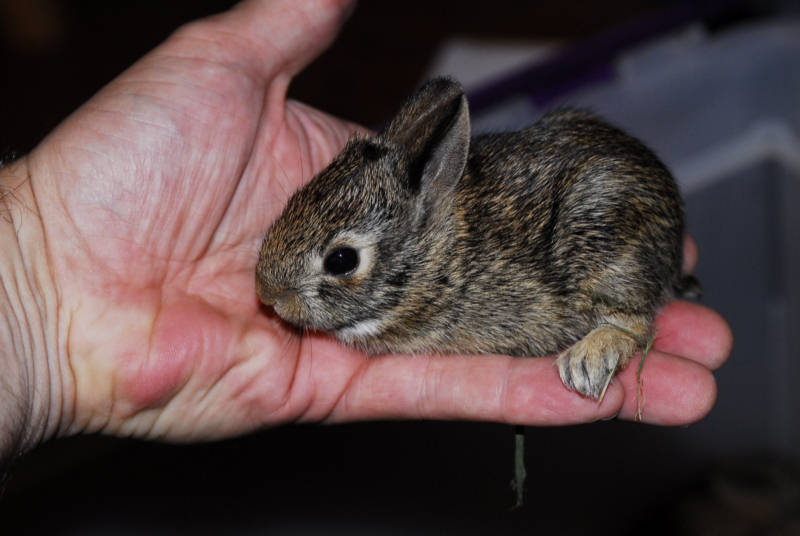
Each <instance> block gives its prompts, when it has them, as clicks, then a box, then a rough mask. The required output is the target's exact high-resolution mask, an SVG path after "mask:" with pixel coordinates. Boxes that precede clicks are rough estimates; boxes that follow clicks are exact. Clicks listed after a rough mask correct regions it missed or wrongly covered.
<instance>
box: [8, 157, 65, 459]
mask: <svg viewBox="0 0 800 536" xmlns="http://www.w3.org/2000/svg"><path fill="white" fill-rule="evenodd" d="M0 250H2V252H3V254H2V255H0V463H2V462H6V461H8V460H9V459H10V458H12V457H14V456H16V455H19V454H22V453H23V452H25V451H27V450H30V449H31V448H33V447H35V446H36V445H38V444H39V443H41V442H43V441H45V440H47V439H48V438H51V437H53V436H55V435H56V434H57V433H58V431H59V429H60V428H61V427H62V422H61V420H62V419H63V418H64V417H65V416H66V414H67V413H68V412H66V411H65V409H66V408H65V404H64V403H63V394H64V393H63V387H62V381H61V369H62V367H59V366H58V363H59V357H58V356H59V354H60V353H61V352H59V348H60V347H61V346H62V345H61V344H60V339H61V338H60V337H59V334H58V331H59V326H58V324H59V323H60V322H59V314H58V313H59V307H58V302H59V300H58V295H57V292H56V288H55V285H54V283H53V279H52V277H51V276H50V270H49V266H48V261H47V253H46V240H45V233H44V228H43V226H42V223H41V218H40V216H39V210H38V207H37V204H36V198H35V195H34V191H33V186H32V184H31V177H30V173H29V169H28V161H27V159H26V158H22V159H20V160H17V161H15V162H12V163H10V164H8V165H6V166H5V167H2V168H0Z"/></svg>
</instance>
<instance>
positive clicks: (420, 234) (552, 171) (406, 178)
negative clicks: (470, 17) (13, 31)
mask: <svg viewBox="0 0 800 536" xmlns="http://www.w3.org/2000/svg"><path fill="white" fill-rule="evenodd" d="M682 236H683V211H682V205H681V200H680V195H679V192H678V188H677V185H676V184H675V181H674V180H673V179H672V177H671V175H670V174H669V172H668V171H667V170H666V168H665V167H664V166H663V165H662V164H661V163H660V162H659V161H658V159H657V158H656V157H655V156H654V155H653V154H652V153H651V152H650V151H649V150H648V149H647V148H646V147H644V146H643V145H642V144H641V143H640V142H638V141H637V140H635V139H633V138H631V137H629V136H627V135H626V134H624V133H623V132H621V131H619V130H618V129H616V128H614V127H611V126H609V125H607V124H606V123H604V122H602V121H600V120H599V119H597V118H596V117H594V116H592V115H591V114H589V113H586V112H583V111H575V110H557V111H555V112H552V113H550V114H548V115H547V116H545V117H544V118H543V119H541V120H540V121H539V122H537V123H536V124H534V125H532V126H531V127H529V128H528V129H526V130H523V131H519V132H511V133H503V134H491V135H485V136H478V137H476V138H474V139H471V140H470V137H469V115H468V111H467V105H466V99H465V98H464V96H463V92H462V90H461V88H460V86H459V85H458V84H457V83H456V82H453V81H452V80H449V79H435V80H432V81H431V82H429V83H428V84H426V85H425V86H423V88H421V89H420V90H419V92H418V93H417V94H415V95H414V96H412V97H411V98H410V99H409V101H408V102H407V103H406V104H405V105H404V107H403V108H402V109H401V110H400V112H399V113H398V115H397V116H396V117H395V119H394V120H392V122H391V123H390V124H389V126H388V127H387V128H386V130H385V131H384V132H383V133H382V134H380V135H378V136H377V137H375V138H373V139H365V138H354V139H352V140H351V141H350V142H349V143H348V144H347V146H346V147H345V149H344V150H343V151H342V153H341V154H340V155H339V156H337V157H336V159H335V160H334V161H333V162H332V163H331V164H330V165H329V166H328V167H327V168H326V169H325V170H323V171H322V172H321V173H320V174H319V175H318V176H317V177H315V178H314V180H312V181H311V182H310V183H309V184H308V185H306V186H305V187H303V188H302V189H301V190H299V191H298V192H297V193H296V194H295V195H294V196H293V197H292V198H291V199H290V201H289V203H288V205H287V207H286V209H285V211H284V213H283V214H282V215H281V217H280V218H279V219H278V220H277V221H276V222H275V223H274V225H273V226H272V228H271V229H270V231H269V232H268V233H267V235H266V237H265V239H264V243H263V246H262V249H261V254H260V258H259V262H258V266H257V288H258V292H259V295H260V296H261V298H262V300H263V301H264V302H265V303H267V304H270V305H273V306H274V307H275V309H276V311H277V312H278V314H280V315H281V316H282V317H283V318H284V319H285V320H287V321H288V322H290V323H292V324H294V325H297V326H301V327H304V328H310V329H318V330H323V331H328V332H331V333H332V334H333V335H334V336H337V337H338V338H339V339H341V340H342V341H343V342H346V343H349V344H354V345H356V346H358V347H359V348H361V349H363V350H365V351H367V352H369V353H373V354H374V353H385V352H392V353H416V352H441V353H501V354H508V355H513V356H537V355H546V354H554V353H559V352H560V353H561V355H560V357H559V359H558V366H559V372H560V374H561V377H562V379H563V380H564V383H565V384H566V385H567V386H568V387H570V388H572V389H575V390H577V391H579V392H580V393H583V394H585V395H588V396H593V397H597V396H599V395H600V393H601V392H602V390H603V388H604V386H605V384H606V382H607V380H608V378H610V377H611V375H612V374H613V373H614V371H615V370H617V369H618V368H619V367H620V366H622V365H624V363H625V362H626V360H627V359H628V358H629V357H630V355H631V354H632V353H634V352H635V351H636V350H637V349H639V348H640V343H641V341H642V340H643V339H644V338H646V336H647V334H648V333H649V331H650V325H651V322H652V319H653V316H654V314H655V312H656V310H657V308H658V307H659V306H660V305H662V304H663V303H664V302H665V301H666V300H668V299H670V298H671V297H672V296H674V294H675V293H676V292H681V291H683V290H684V288H685V287H686V285H687V282H688V280H687V279H685V278H684V277H683V276H682V275H681V261H682V259H681V255H682V253H681V252H682ZM334 242H335V244H334ZM343 244H344V245H348V244H349V245H352V246H353V248H354V249H355V250H356V251H358V252H359V255H360V260H361V261H362V262H361V264H360V265H359V268H358V269H357V270H356V271H355V272H354V273H352V274H346V275H343V276H341V275H340V276H335V275H331V274H328V273H325V271H324V269H321V266H322V264H321V263H322V259H324V258H325V256H326V255H327V254H328V252H330V251H331V250H332V249H334V247H338V246H341V245H343ZM619 328H623V329H619Z"/></svg>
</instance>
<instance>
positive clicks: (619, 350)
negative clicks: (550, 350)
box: [556, 325, 638, 398]
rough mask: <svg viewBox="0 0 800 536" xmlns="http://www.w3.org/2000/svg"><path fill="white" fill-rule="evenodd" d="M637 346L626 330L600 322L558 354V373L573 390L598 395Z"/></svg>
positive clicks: (635, 340)
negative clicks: (600, 323)
mask: <svg viewBox="0 0 800 536" xmlns="http://www.w3.org/2000/svg"><path fill="white" fill-rule="evenodd" d="M637 346H638V341H637V339H636V337H635V336H634V335H633V334H632V333H631V332H629V331H628V330H626V329H620V328H619V327H616V326H611V325H601V326H599V327H597V328H595V329H593V330H592V331H591V332H589V334H588V335H586V336H585V337H584V338H582V339H581V340H579V341H578V342H576V343H575V344H573V345H572V346H570V347H569V348H567V350H566V351H564V352H563V353H562V354H561V355H560V356H558V359H557V360H556V365H557V366H558V373H559V375H560V376H561V380H562V381H563V382H564V385H566V386H567V387H568V388H570V389H572V390H573V391H577V392H579V393H581V394H582V395H585V396H589V397H592V398H600V397H601V396H602V395H603V394H604V393H605V389H606V387H607V386H608V384H609V382H610V381H611V378H612V377H613V376H614V373H615V372H616V371H617V370H618V369H620V368H622V367H624V366H625V364H626V363H627V362H628V358H629V357H630V356H631V354H633V352H634V351H635V350H636V348H637Z"/></svg>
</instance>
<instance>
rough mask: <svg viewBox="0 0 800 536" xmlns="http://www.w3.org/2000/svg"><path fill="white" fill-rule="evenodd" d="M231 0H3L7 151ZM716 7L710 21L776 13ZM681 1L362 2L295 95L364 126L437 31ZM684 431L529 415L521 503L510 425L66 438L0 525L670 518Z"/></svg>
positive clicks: (548, 23) (570, 27) (597, 18)
mask: <svg viewBox="0 0 800 536" xmlns="http://www.w3.org/2000/svg"><path fill="white" fill-rule="evenodd" d="M231 4H232V2H230V1H223V0H191V1H190V0H180V1H178V0H174V1H171V2H164V1H163V0H162V1H158V2H157V1H155V0H143V1H138V2H134V1H118V2H108V1H102V2H101V1H96V0H85V1H82V2H77V1H67V0H50V1H47V0H30V1H28V2H25V1H24V0H0V9H2V11H0V23H2V31H1V32H2V33H1V34H0V35H2V38H0V46H2V49H0V61H2V64H3V65H2V67H3V72H4V73H5V76H4V77H3V82H2V84H0V102H1V103H2V106H0V125H2V129H0V156H3V155H9V154H23V153H25V152H26V151H29V150H30V149H31V148H32V147H34V146H35V144H36V143H37V141H38V140H40V139H41V138H42V137H43V136H44V135H45V134H46V133H47V132H48V131H49V130H50V129H51V128H53V127H54V126H55V125H56V124H57V123H58V122H59V121H60V120H61V119H63V118H64V117H65V116H66V115H67V114H68V113H70V112H71V111H72V110H74V109H75V108H76V107H78V106H79V105H80V104H81V103H82V102H84V101H85V100H86V99H88V98H89V97H90V96H91V95H92V94H93V93H94V92H95V91H97V90H98V89H99V88H100V87H101V86H102V85H103V84H105V83H107V82H108V81H109V80H111V79H112V78H113V77H114V76H115V75H117V74H118V73H119V72H121V71H122V70H123V69H125V67H126V66H128V65H130V64H131V63H132V62H133V61H135V60H136V59H137V58H138V57H139V56H141V55H142V54H144V53H145V52H147V51H148V50H150V49H151V48H152V47H154V46H155V45H156V44H158V43H159V42H161V41H163V40H164V39H165V38H166V37H167V36H168V35H169V34H170V33H171V32H172V31H173V30H174V29H175V28H176V27H177V26H179V25H180V24H181V23H183V22H186V21H189V20H191V19H193V18H197V17H200V16H204V15H207V14H211V13H214V12H218V11H220V10H223V9H225V8H226V7H228V6H230V5H231ZM720 4H721V5H722V6H723V7H722V8H721V9H720V10H719V11H718V12H716V15H715V17H714V20H713V21H709V23H710V24H712V25H724V24H725V23H726V22H727V21H738V20H741V19H743V18H747V17H754V16H762V15H764V14H765V13H769V12H770V11H772V10H774V9H777V6H771V5H765V4H764V3H760V4H759V5H758V7H756V4H755V3H753V4H749V3H747V2H721V3H720ZM674 5H675V3H674V2H663V1H646V2H642V1H623V0H615V1H607V2H592V1H588V0H587V1H576V0H562V1H558V2H523V1H512V0H492V1H491V2H478V1H464V0H461V1H450V0H447V1H440V2H431V1H420V0H405V1H398V0H390V1H380V2H379V1H375V0H372V1H369V0H363V1H362V2H361V5H360V6H359V7H358V9H357V10H356V12H355V13H354V15H353V17H352V19H351V20H350V21H349V23H348V24H347V26H346V27H345V29H344V30H343V32H342V34H341V36H340V38H339V40H338V41H337V42H336V43H335V44H334V45H333V47H332V48H331V49H330V50H329V51H328V52H327V53H326V54H324V55H323V56H322V57H321V58H319V59H318V60H317V61H316V62H315V63H314V64H312V65H311V67H310V68H309V69H308V70H307V71H306V72H304V73H303V74H301V75H300V76H299V77H298V79H297V80H295V82H294V83H293V85H292V88H291V91H290V93H291V95H292V96H293V97H296V98H298V99H301V100H304V101H306V102H308V103H310V104H312V105H314V106H317V107H319V108H321V109H323V110H326V111H328V112H331V113H334V114H337V115H340V116H342V117H346V118H349V119H353V120H356V121H359V122H361V123H364V124H367V125H375V124H378V123H380V122H381V121H383V120H384V119H385V118H386V117H388V116H389V115H390V114H391V113H392V112H393V110H394V109H395V108H396V106H397V104H398V103H399V102H400V101H401V100H402V99H403V98H404V97H405V96H406V95H407V94H409V93H410V91H411V90H412V89H413V88H414V87H415V86H416V85H418V84H419V82H420V78H421V77H422V75H423V73H424V72H425V69H426V68H427V66H428V64H429V62H430V59H431V57H432V55H433V53H434V52H435V50H436V48H437V46H438V45H439V44H440V43H441V42H442V41H443V40H444V39H446V38H447V37H449V36H453V35H459V36H470V37H480V38H486V39H490V38H494V37H496V38H498V39H503V40H508V39H514V38H517V39H520V40H532V41H533V40H558V41H562V42H567V43H577V44H580V43H581V42H584V41H585V40H587V39H589V38H591V37H593V36H597V35H600V34H603V33H613V32H614V31H615V30H616V29H618V28H621V27H624V26H626V25H630V24H635V21H637V20H641V19H642V18H646V17H651V16H653V15H654V14H658V13H660V12H663V11H665V10H669V9H671V8H672V7H674ZM727 5H730V7H725V6H727ZM701 426H702V425H701ZM687 433H689V430H687V429H663V428H655V427H650V426H643V425H634V424H630V423H621V422H605V423H597V424H593V425H585V426H578V427H569V428H558V429H529V430H528V432H527V438H528V450H527V460H528V470H529V481H528V498H527V503H526V505H525V506H524V507H523V508H522V509H520V510H516V511H510V506H511V505H512V503H513V495H512V493H511V490H510V488H509V481H510V479H511V476H512V467H513V463H512V462H513V443H514V437H513V431H512V429H511V428H510V427H508V426H503V425H494V424H480V423H441V422H427V423H394V422H393V423H363V424H352V425H341V426H326V427H319V426H285V427H281V428H277V429H273V430H268V431H264V432H261V433H258V434H253V435H251V436H248V437H245V438H240V439H236V440H230V441H224V442H219V443H214V444H203V445H163V444H154V443H147V442H138V441H131V440H120V439H112V438H96V437H82V438H71V439H66V440H60V441H56V442H53V443H51V444H48V445H46V446H44V447H42V448H41V449H39V450H38V451H36V452H34V453H32V454H31V455H29V456H27V457H26V458H25V459H23V460H22V461H21V462H20V463H19V464H18V466H17V467H16V470H15V472H14V474H13V475H12V478H11V480H10V482H9V484H8V486H7V489H6V491H5V496H4V497H2V498H1V499H0V531H2V532H3V533H4V534H16V533H25V534H140V533H147V534H175V533H195V534H217V533H226V534H227V533H237V534H249V533H254V534H256V533H257V534H262V533H270V534H276V533H277V534H383V533H386V534H405V533H413V534H428V533H430V534H434V533H436V534H440V533H454V534H455V533H457V534H486V533H489V532H498V533H502V534H506V533H522V532H526V533H527V532H533V531H535V532H537V533H539V534H586V533H589V532H590V531H591V532H592V533H593V534H597V535H600V534H640V533H647V534H668V533H672V530H673V529H674V525H673V523H674V522H675V516H676V512H678V513H679V512H681V511H684V510H685V504H686V501H687V500H689V499H687V497H688V498H692V497H696V496H697V494H699V493H702V492H703V491H704V490H705V486H706V485H707V482H708V480H707V478H708V477H707V476H706V475H708V474H709V472H708V471H710V469H711V467H712V466H715V465H716V464H714V463H712V462H711V461H708V460H704V461H700V462H698V459H699V460H702V457H698V456H696V455H695V454H696V453H693V452H686V451H685V449H683V447H679V446H678V443H680V441H679V440H680V438H681V437H682V436H685V435H686V434H687ZM787 471H788V469H787ZM748 478H749V477H748ZM757 478H760V477H757ZM681 505H684V506H681Z"/></svg>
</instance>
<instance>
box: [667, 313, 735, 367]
mask: <svg viewBox="0 0 800 536" xmlns="http://www.w3.org/2000/svg"><path fill="white" fill-rule="evenodd" d="M654 326H655V328H656V330H657V333H656V340H655V343H654V347H655V348H656V349H658V350H660V351H662V352H666V353H669V354H673V355H678V356H682V357H685V358H689V359H691V360H693V361H696V362H698V363H700V364H702V365H703V366H704V367H707V368H709V369H711V370H716V369H717V368H719V367H720V366H722V364H723V363H725V361H726V360H727V359H728V357H729V356H730V353H731V350H732V349H733V332H732V331H731V328H730V326H729V325H728V323H727V322H726V321H725V319H724V318H723V317H722V316H721V315H720V314H719V313H717V312H716V311H714V310H713V309H709V308H708V307H705V306H703V305H700V304H697V303H692V302H688V301H682V300H676V301H673V302H670V303H669V304H667V305H666V306H664V308H663V309H662V310H661V311H660V312H659V314H658V316H657V317H656V320H655V323H654Z"/></svg>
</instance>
